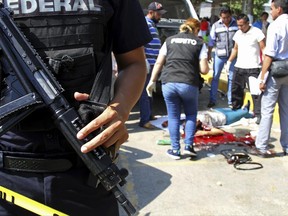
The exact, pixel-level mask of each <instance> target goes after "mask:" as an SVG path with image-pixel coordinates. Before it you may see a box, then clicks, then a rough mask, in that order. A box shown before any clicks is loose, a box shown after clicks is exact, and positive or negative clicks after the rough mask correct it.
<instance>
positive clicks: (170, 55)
mask: <svg viewBox="0 0 288 216" xmlns="http://www.w3.org/2000/svg"><path fill="white" fill-rule="evenodd" d="M199 30H200V22H199V21H198V20H196V19H194V18H189V19H187V20H186V21H185V22H184V24H182V25H181V26H180V33H178V34H177V35H174V36H171V37H169V38H167V39H166V41H165V43H164V44H163V46H162V47H161V50H160V53H159V56H158V58H157V61H156V64H155V66H154V69H153V71H152V75H151V79H150V82H149V84H148V85H147V88H146V89H147V92H148V94H149V95H150V94H152V91H153V89H154V88H155V85H156V81H157V77H158V75H159V73H160V71H161V70H162V68H163V65H165V66H164V68H163V71H162V72H161V77H160V79H161V82H162V92H163V96H164V99H165V103H166V107H167V112H168V121H169V126H168V129H169V133H170V138H171V142H172V144H171V147H172V149H169V150H168V151H167V154H168V155H169V156H170V157H171V158H173V159H180V132H179V128H180V115H181V108H182V106H183V108H184V113H185V115H186V127H185V134H186V136H185V140H184V143H185V148H184V153H186V154H189V155H191V156H193V155H196V152H195V151H194V148H193V140H194V133H195V128H196V116H197V109H198V95H199V84H200V79H199V77H200V76H199V74H200V72H201V73H202V74H207V73H208V71H209V66H208V61H207V48H206V45H205V44H203V41H202V40H201V39H200V38H198V36H197V35H198V33H199ZM199 61H200V63H199Z"/></svg>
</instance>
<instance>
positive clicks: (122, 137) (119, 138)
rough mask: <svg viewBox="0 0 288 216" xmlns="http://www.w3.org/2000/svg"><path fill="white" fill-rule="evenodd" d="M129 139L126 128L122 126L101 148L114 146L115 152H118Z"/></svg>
mask: <svg viewBox="0 0 288 216" xmlns="http://www.w3.org/2000/svg"><path fill="white" fill-rule="evenodd" d="M128 138H129V134H128V131H127V128H126V127H125V126H124V127H122V128H121V129H120V130H117V131H116V133H114V134H113V135H112V136H111V137H110V139H109V140H107V141H106V142H105V143H104V144H103V146H105V147H106V148H108V147H110V146H112V145H114V146H115V150H116V152H118V150H119V148H120V146H121V145H122V144H123V143H124V142H125V141H127V140H128Z"/></svg>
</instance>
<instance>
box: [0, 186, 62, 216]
mask: <svg viewBox="0 0 288 216" xmlns="http://www.w3.org/2000/svg"><path fill="white" fill-rule="evenodd" d="M0 198H1V199H3V200H6V201H8V202H11V203H13V204H14V205H17V206H19V207H22V208H24V209H26V210H28V211H31V212H33V213H35V214H37V215H45V216H50V215H51V216H67V214H65V213H63V212H60V211H57V210H55V209H53V208H50V207H48V206H46V205H44V204H42V203H39V202H36V201H35V200H32V199H30V198H28V197H25V196H23V195H21V194H19V193H16V192H14V191H12V190H9V189H7V188H5V187H2V186H0Z"/></svg>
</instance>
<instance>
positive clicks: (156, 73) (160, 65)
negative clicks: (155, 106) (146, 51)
mask: <svg viewBox="0 0 288 216" xmlns="http://www.w3.org/2000/svg"><path fill="white" fill-rule="evenodd" d="M165 62H166V56H164V55H161V54H159V55H158V57H157V60H156V63H155V65H154V67H153V70H152V74H151V78H150V81H151V82H156V81H157V79H158V76H159V73H160V72H161V70H162V68H163V65H164V64H165Z"/></svg>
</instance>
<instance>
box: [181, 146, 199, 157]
mask: <svg viewBox="0 0 288 216" xmlns="http://www.w3.org/2000/svg"><path fill="white" fill-rule="evenodd" d="M183 153H184V154H186V155H190V156H197V153H196V152H195V150H194V148H193V146H192V145H185V148H184V151H183Z"/></svg>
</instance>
